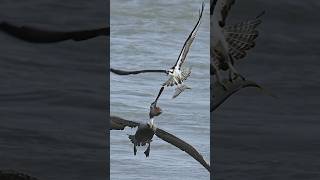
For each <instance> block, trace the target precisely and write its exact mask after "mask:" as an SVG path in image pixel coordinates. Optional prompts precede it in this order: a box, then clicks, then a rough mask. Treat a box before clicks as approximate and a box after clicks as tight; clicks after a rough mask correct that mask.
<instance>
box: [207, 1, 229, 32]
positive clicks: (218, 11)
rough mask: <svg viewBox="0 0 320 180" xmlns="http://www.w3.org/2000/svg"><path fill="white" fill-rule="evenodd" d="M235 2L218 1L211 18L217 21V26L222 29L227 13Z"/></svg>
mask: <svg viewBox="0 0 320 180" xmlns="http://www.w3.org/2000/svg"><path fill="white" fill-rule="evenodd" d="M234 3H235V0H218V1H217V2H216V4H215V6H214V8H213V7H212V9H213V12H212V14H213V16H215V18H216V19H217V20H218V22H219V25H220V26H221V27H223V26H224V25H225V24H226V19H227V16H228V14H229V11H230V9H231V7H232V5H233V4H234Z"/></svg>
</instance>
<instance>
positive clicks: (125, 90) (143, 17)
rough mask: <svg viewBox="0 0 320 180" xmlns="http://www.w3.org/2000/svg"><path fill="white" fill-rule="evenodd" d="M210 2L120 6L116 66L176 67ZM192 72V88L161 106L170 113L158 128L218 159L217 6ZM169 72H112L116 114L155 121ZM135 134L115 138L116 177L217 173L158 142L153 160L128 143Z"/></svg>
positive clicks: (114, 7) (114, 18)
mask: <svg viewBox="0 0 320 180" xmlns="http://www.w3.org/2000/svg"><path fill="white" fill-rule="evenodd" d="M201 2H202V1H200V0H199V1H191V0H188V1H182V0H174V1H161V2H158V1H148V0H143V1H125V0H120V1H112V2H111V47H110V48H111V63H110V64H111V67H114V68H119V69H127V70H132V69H144V68H153V69H167V68H169V67H171V66H172V65H173V64H174V63H175V61H176V59H177V57H178V55H179V52H180V50H181V48H182V46H183V43H184V41H185V40H186V38H187V36H188V35H189V33H190V32H191V30H192V28H193V27H194V25H195V23H196V21H197V18H198V14H199V9H200V8H201ZM187 58H188V59H187V65H188V66H191V67H192V75H191V76H190V77H189V78H188V80H187V81H186V84H188V85H189V86H191V87H192V90H190V91H185V92H184V93H182V94H181V95H180V96H179V97H177V98H176V99H174V100H172V99H171V97H172V95H173V92H174V89H173V88H168V89H165V91H164V92H163V95H162V97H161V98H160V100H159V102H158V105H159V106H160V107H161V108H162V109H163V114H162V115H161V116H159V117H157V118H156V120H155V123H156V125H157V126H159V127H161V128H162V129H164V130H167V131H168V132H170V133H173V134H175V135H177V136H178V137H180V138H182V139H183V140H185V141H187V142H189V143H190V144H192V145H193V146H195V148H196V149H198V150H199V151H200V153H201V154H203V155H204V157H205V158H206V159H208V160H210V155H209V152H210V145H209V142H210V139H209V138H210V136H209V135H210V132H209V131H210V128H209V126H210V122H209V121H210V120H209V119H210V118H209V117H210V115H209V104H210V103H209V90H210V89H209V84H210V83H209V81H210V80H209V5H208V4H207V5H206V9H205V12H204V16H203V19H202V24H201V27H200V29H199V32H198V35H197V37H196V39H195V40H194V43H193V46H192V48H191V49H190V51H189V55H188V57H187ZM166 79H167V77H166V76H165V75H164V74H141V75H132V76H117V75H114V74H111V87H110V88H111V99H110V100H111V107H110V110H111V114H112V115H118V116H121V117H124V118H127V119H130V120H137V121H146V120H148V113H149V105H150V103H151V102H152V101H153V100H154V99H155V97H156V95H157V93H158V91H159V89H160V86H161V83H163V82H164V81H165V80H166ZM134 132H135V129H132V130H131V129H127V130H126V131H125V132H122V131H112V132H111V135H110V141H111V144H110V154H111V179H126V180H127V179H186V180H187V179H188V180H194V179H209V173H208V172H207V170H206V169H205V168H204V167H202V166H201V165H200V164H199V163H198V162H197V161H195V160H194V159H193V158H191V157H189V156H188V155H187V154H186V153H185V152H182V151H181V150H179V149H177V148H176V147H174V146H172V145H170V144H168V143H166V142H164V141H162V140H161V139H159V138H157V137H155V138H154V140H153V142H152V144H151V154H150V157H149V158H145V157H144V154H143V151H144V150H145V148H139V149H138V154H137V156H134V155H133V145H132V144H131V143H130V142H129V140H128V138H127V135H126V134H127V133H129V134H132V133H134Z"/></svg>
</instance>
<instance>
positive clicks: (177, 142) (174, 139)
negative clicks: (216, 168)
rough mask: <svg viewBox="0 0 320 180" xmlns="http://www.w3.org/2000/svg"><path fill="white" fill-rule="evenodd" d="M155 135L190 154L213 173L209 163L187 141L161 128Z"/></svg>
mask: <svg viewBox="0 0 320 180" xmlns="http://www.w3.org/2000/svg"><path fill="white" fill-rule="evenodd" d="M155 134H156V136H158V137H159V138H161V139H162V140H164V141H166V142H168V143H170V144H172V145H174V146H176V147H177V148H179V149H181V150H182V151H185V152H186V153H188V154H189V155H190V156H192V157H193V158H194V159H195V160H197V161H198V162H199V163H200V164H201V165H202V166H204V167H205V168H206V169H207V170H208V171H209V172H211V169H210V165H209V164H208V163H207V161H206V160H204V158H203V156H202V155H201V154H200V153H199V152H198V151H197V150H196V149H195V148H194V147H192V146H191V145H190V144H188V143H186V142H185V141H183V140H181V139H179V138H177V137H176V136H174V135H172V134H170V133H168V132H166V131H164V130H162V129H159V128H157V129H156V131H155Z"/></svg>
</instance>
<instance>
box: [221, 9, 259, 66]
mask: <svg viewBox="0 0 320 180" xmlns="http://www.w3.org/2000/svg"><path fill="white" fill-rule="evenodd" d="M264 13H265V12H264V11H263V12H262V13H261V14H260V15H258V16H257V17H256V18H255V19H253V20H249V21H245V22H241V23H238V24H234V25H230V26H225V27H224V28H223V32H224V36H225V37H226V41H227V43H228V45H229V53H230V55H231V56H232V57H233V59H236V60H237V59H242V58H244V57H245V56H246V51H248V50H250V49H251V48H253V47H254V46H255V40H256V38H257V37H258V35H259V32H258V30H257V27H258V26H259V25H260V24H261V22H262V21H261V20H260V17H261V16H262V15H263V14H264Z"/></svg>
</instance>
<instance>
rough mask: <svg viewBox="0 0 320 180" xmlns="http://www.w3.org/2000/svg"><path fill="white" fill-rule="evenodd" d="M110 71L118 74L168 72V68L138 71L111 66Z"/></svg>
mask: <svg viewBox="0 0 320 180" xmlns="http://www.w3.org/2000/svg"><path fill="white" fill-rule="evenodd" d="M110 71H111V72H113V73H115V74H117V75H130V74H140V73H166V74H167V71H166V70H160V69H159V70H158V69H145V70H138V71H124V70H120V69H113V68H110Z"/></svg>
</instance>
